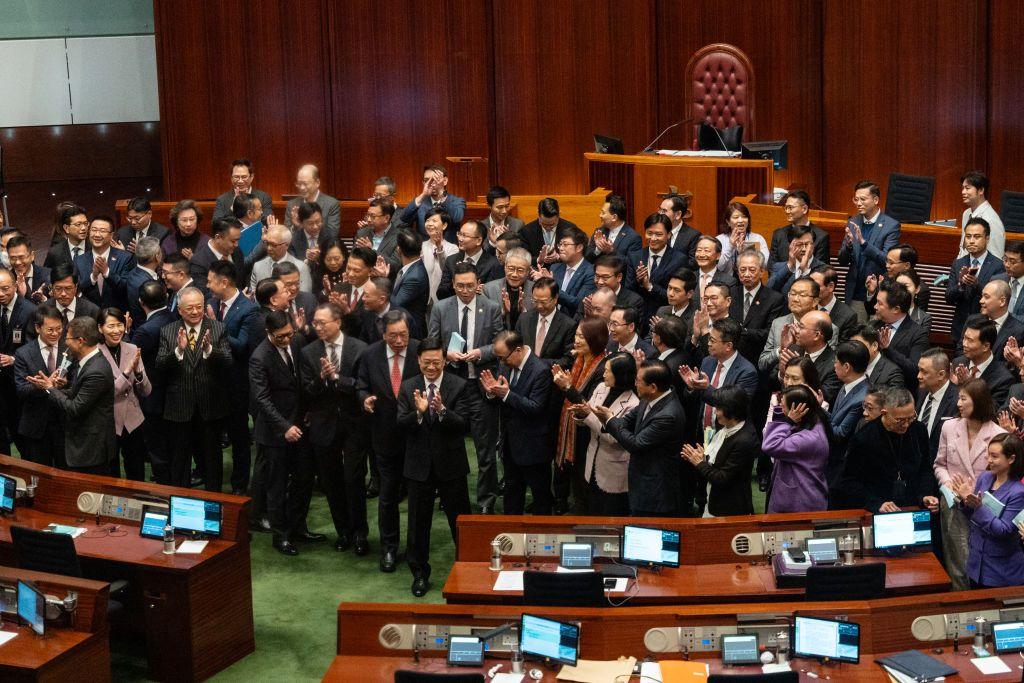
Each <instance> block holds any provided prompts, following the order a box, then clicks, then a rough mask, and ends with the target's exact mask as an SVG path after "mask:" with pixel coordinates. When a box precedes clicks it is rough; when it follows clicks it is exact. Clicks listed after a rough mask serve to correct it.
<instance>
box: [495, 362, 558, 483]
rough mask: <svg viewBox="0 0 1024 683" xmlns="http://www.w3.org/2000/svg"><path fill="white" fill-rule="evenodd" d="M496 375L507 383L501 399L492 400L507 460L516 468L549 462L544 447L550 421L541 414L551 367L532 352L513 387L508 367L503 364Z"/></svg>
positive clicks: (548, 391) (549, 455)
mask: <svg viewBox="0 0 1024 683" xmlns="http://www.w3.org/2000/svg"><path fill="white" fill-rule="evenodd" d="M498 372H499V375H500V376H502V377H504V378H505V379H507V380H508V381H509V384H510V388H509V392H508V396H506V397H505V399H504V400H501V399H498V398H495V399H493V400H494V401H495V402H497V403H498V406H499V409H500V419H501V432H502V434H504V435H505V439H504V442H505V454H506V457H509V458H512V461H513V462H514V463H516V464H517V465H539V464H543V463H545V462H549V461H550V460H551V457H552V453H551V451H550V449H549V448H547V437H548V429H549V425H550V424H551V421H550V420H548V419H546V418H545V417H544V415H545V412H546V410H547V406H548V394H549V393H550V391H551V370H550V368H549V367H548V365H547V363H545V362H544V361H542V360H540V359H539V358H537V356H536V355H535V354H534V353H532V349H531V353H530V355H529V356H527V358H526V362H525V363H523V368H522V370H521V371H520V373H519V377H518V378H517V379H516V383H515V384H511V382H512V368H511V367H509V366H508V365H506V364H504V363H502V364H501V366H500V368H499V370H498Z"/></svg>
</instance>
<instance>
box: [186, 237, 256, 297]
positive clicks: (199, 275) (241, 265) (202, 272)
mask: <svg viewBox="0 0 1024 683" xmlns="http://www.w3.org/2000/svg"><path fill="white" fill-rule="evenodd" d="M214 261H217V255H216V254H214V253H213V250H212V249H210V243H209V242H207V243H206V244H203V245H202V246H200V247H199V248H197V249H196V253H194V254H192V260H191V261H190V262H189V264H188V271H189V274H190V275H191V276H192V283H193V284H194V285H195V286H196V287H198V288H199V289H201V290H203V293H204V294H205V295H206V298H207V299H209V298H210V296H211V294H210V290H209V288H208V287H207V286H206V276H207V272H208V271H209V270H210V265H211V264H212V263H213V262H214ZM231 262H232V263H233V264H235V270H236V272H237V277H236V278H235V286H236V287H238V289H239V290H243V289H245V288H246V287H248V286H249V273H248V272H247V268H246V266H245V257H244V256H242V250H241V249H235V250H234V251H233V252H232V253H231Z"/></svg>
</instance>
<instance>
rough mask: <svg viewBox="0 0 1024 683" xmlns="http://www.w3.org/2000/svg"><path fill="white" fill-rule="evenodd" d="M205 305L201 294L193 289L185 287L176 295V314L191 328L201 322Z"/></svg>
mask: <svg viewBox="0 0 1024 683" xmlns="http://www.w3.org/2000/svg"><path fill="white" fill-rule="evenodd" d="M205 312H206V303H205V298H204V297H203V293H202V292H201V291H200V290H199V289H197V288H195V287H186V288H185V289H183V290H181V291H180V292H179V293H178V313H179V314H180V315H181V319H182V320H184V321H185V322H186V323H188V324H189V325H192V326H196V325H198V324H199V323H201V322H203V314H204V313H205Z"/></svg>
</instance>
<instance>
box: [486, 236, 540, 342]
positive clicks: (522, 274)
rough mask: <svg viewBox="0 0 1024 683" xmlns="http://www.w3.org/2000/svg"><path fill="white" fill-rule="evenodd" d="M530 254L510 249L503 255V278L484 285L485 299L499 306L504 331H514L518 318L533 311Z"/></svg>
mask: <svg viewBox="0 0 1024 683" xmlns="http://www.w3.org/2000/svg"><path fill="white" fill-rule="evenodd" d="M530 260H531V259H530V252H528V251H527V250H526V249H523V248H521V247H520V248H518V249H511V250H509V252H508V253H507V254H505V277H503V278H501V279H500V280H491V281H490V282H488V283H485V284H484V289H483V292H481V293H482V294H483V295H484V296H485V297H487V298H488V299H490V300H491V301H494V302H495V303H498V304H501V307H502V316H503V317H504V320H505V329H507V330H514V329H515V327H516V323H517V322H518V321H519V316H520V315H521V314H522V313H524V312H526V311H529V310H532V309H533V282H532V281H531V280H530V278H529V275H530Z"/></svg>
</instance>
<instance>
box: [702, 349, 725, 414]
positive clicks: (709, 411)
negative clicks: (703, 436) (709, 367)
mask: <svg viewBox="0 0 1024 683" xmlns="http://www.w3.org/2000/svg"><path fill="white" fill-rule="evenodd" d="M721 374H722V361H718V367H716V368H715V376H714V377H712V378H711V384H710V385H709V386H708V388H709V389H717V388H718V379H719V376H720V375H721ZM713 412H714V409H713V408H712V407H711V406H710V405H709V404H708V403H705V404H704V428H705V429H707V428H708V427H714V426H715V421H714V419H713Z"/></svg>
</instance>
